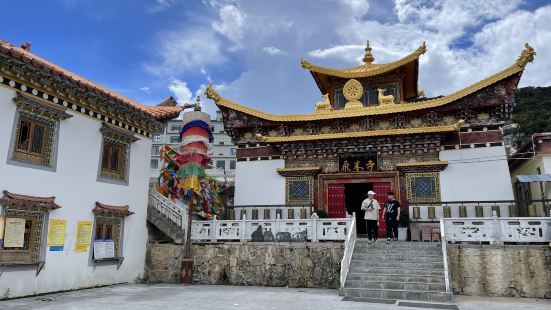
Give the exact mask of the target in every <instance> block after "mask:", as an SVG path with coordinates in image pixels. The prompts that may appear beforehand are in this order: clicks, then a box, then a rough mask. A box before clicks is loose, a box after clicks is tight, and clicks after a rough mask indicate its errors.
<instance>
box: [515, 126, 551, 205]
mask: <svg viewBox="0 0 551 310" xmlns="http://www.w3.org/2000/svg"><path fill="white" fill-rule="evenodd" d="M509 167H510V169H511V181H512V182H513V184H514V185H515V196H516V198H517V200H518V201H519V205H520V206H519V214H520V215H524V216H527V215H532V216H533V215H537V216H549V209H551V208H550V207H551V133H549V132H547V133H537V134H534V135H532V137H531V139H530V141H528V142H527V143H525V144H523V145H522V146H521V147H520V148H519V149H518V150H517V152H516V153H515V154H514V155H513V156H512V157H511V159H509ZM529 206H531V207H529ZM546 207H547V210H546Z"/></svg>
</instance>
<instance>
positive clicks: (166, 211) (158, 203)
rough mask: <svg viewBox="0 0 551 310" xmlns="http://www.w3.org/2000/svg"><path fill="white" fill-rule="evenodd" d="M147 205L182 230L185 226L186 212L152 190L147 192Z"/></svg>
mask: <svg viewBox="0 0 551 310" xmlns="http://www.w3.org/2000/svg"><path fill="white" fill-rule="evenodd" d="M149 205H150V206H152V207H153V208H154V209H155V210H157V211H159V212H160V213H161V214H163V215H164V216H165V217H166V218H168V219H169V220H171V221H172V222H174V223H175V224H176V225H178V226H179V227H182V229H183V228H185V227H186V226H187V212H186V210H185V209H184V208H183V207H182V206H181V205H179V204H177V203H175V202H173V201H172V200H170V199H168V198H166V197H165V196H163V195H161V194H160V193H159V192H157V191H156V190H154V189H152V190H150V191H149Z"/></svg>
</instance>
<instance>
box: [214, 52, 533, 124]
mask: <svg viewBox="0 0 551 310" xmlns="http://www.w3.org/2000/svg"><path fill="white" fill-rule="evenodd" d="M424 46H425V45H424V44H423V46H421V47H420V48H419V49H418V51H419V52H420V53H421V52H422V53H424V51H425V50H426V48H424ZM535 55H536V52H535V51H534V49H533V48H532V47H531V46H530V45H529V44H528V43H526V44H525V49H524V50H523V51H522V53H521V54H520V56H519V57H518V59H517V60H516V61H515V63H514V64H513V65H511V66H510V67H508V68H506V69H504V70H502V71H500V72H498V73H496V74H494V75H491V76H489V77H487V78H485V79H483V80H480V81H478V82H476V83H474V84H471V85H469V86H467V87H465V88H463V89H460V90H458V91H456V92H454V93H451V94H449V95H447V96H443V97H439V98H434V99H430V100H425V101H421V102H417V103H409V102H402V103H399V104H392V105H378V106H374V107H363V108H360V109H353V110H350V109H339V110H331V111H330V112H331V113H328V112H329V111H327V112H324V113H310V114H272V113H267V112H263V111H259V110H256V109H253V108H250V107H247V106H244V105H241V104H238V103H235V102H233V101H231V100H229V99H227V98H224V97H222V96H221V95H220V94H219V93H218V92H217V91H216V90H215V89H214V88H213V85H212V84H209V85H208V86H207V88H206V90H205V95H206V96H207V98H209V99H212V100H214V101H215V102H216V104H217V105H218V106H221V107H226V108H229V109H232V110H236V111H239V112H242V113H245V114H249V115H252V116H254V117H258V118H261V119H265V120H269V121H279V122H300V121H313V120H325V119H337V118H349V117H360V116H372V115H383V114H396V113H403V112H410V111H417V110H424V109H430V108H435V107H439V106H443V105H446V104H448V103H451V102H453V101H456V100H458V99H461V98H463V97H465V96H467V95H470V94H472V93H474V92H476V91H479V90H481V89H483V88H485V87H488V86H490V85H492V84H494V83H497V82H499V81H500V80H503V79H505V78H507V77H509V76H512V75H514V74H516V73H519V72H522V71H523V70H524V68H525V66H526V65H527V64H528V63H529V62H532V61H533V60H534V56H535ZM305 62H306V61H305Z"/></svg>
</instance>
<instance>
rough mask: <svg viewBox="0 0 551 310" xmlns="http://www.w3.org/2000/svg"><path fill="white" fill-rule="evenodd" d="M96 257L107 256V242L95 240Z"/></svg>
mask: <svg viewBox="0 0 551 310" xmlns="http://www.w3.org/2000/svg"><path fill="white" fill-rule="evenodd" d="M94 258H95V259H102V258H105V242H103V241H94Z"/></svg>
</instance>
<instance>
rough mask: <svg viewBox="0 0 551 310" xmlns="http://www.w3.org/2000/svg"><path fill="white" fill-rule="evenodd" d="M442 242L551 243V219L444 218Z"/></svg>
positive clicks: (442, 221)
mask: <svg viewBox="0 0 551 310" xmlns="http://www.w3.org/2000/svg"><path fill="white" fill-rule="evenodd" d="M441 227H443V229H444V230H442V231H441V234H442V237H443V238H442V239H444V237H445V240H446V241H448V242H461V241H467V242H468V241H472V242H490V243H503V242H549V241H551V218H550V217H497V216H495V214H494V216H493V217H490V218H445V219H441Z"/></svg>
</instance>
